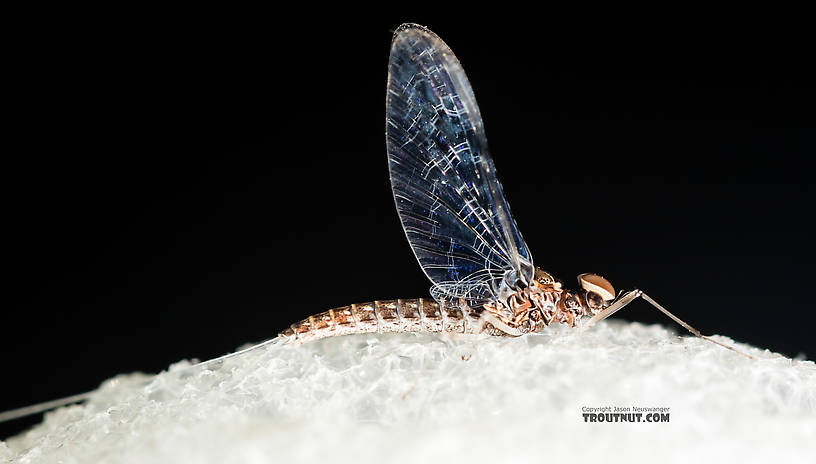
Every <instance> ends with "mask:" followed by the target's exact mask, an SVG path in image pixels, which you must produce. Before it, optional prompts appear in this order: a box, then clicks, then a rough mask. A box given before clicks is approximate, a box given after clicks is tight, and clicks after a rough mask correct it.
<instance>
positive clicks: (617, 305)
mask: <svg viewBox="0 0 816 464" xmlns="http://www.w3.org/2000/svg"><path fill="white" fill-rule="evenodd" d="M638 297H641V298H643V299H644V300H646V301H647V302H649V304H651V305H652V306H654V307H655V308H657V309H658V310H659V311H660V312H662V313H663V314H665V315H667V316H669V317H670V318H671V319H672V320H673V321H674V322H676V323H678V324H680V325H681V326H683V328H685V329H686V330H688V331H689V332H691V333H692V334H694V335H696V336H698V337H700V338H702V339H703V340H708V341H710V342H711V343H715V344H717V345H720V346H721V347H723V348H727V349H729V350H731V351H733V352H735V353H739V354H741V355H743V356H746V357H748V358H750V359H754V357H753V356H751V355H749V354H747V353H744V352H742V351H740V350H738V349H736V348H734V347H733V346H730V345H726V344H725V343H720V342H718V341H717V340H714V339H712V338H710V337H707V336H705V335H703V334H702V333H700V331H699V330H697V329H695V328H694V327H692V326H690V325H688V324H687V323H686V322H685V321H683V320H681V319H680V318H679V317H677V316H675V315H674V314H672V313H671V312H669V310H668V309H666V308H664V307H663V306H661V305H660V304H659V303H658V302H657V301H655V300H653V299H652V298H651V297H650V296H649V295H647V294H645V293H643V292H642V291H640V290H637V289H635V290H632V291H630V292H627V293H625V294H624V295H623V296H621V297H620V298H618V299H617V300H615V302H613V303H612V304H611V305H609V307H607V308H606V309H604V310H602V311H601V312H599V313H598V314H596V315H595V316H593V317H592V319H590V320H589V321H588V322H587V323H586V324H585V325H584V326H583V327H581V329H580V331H581V332H583V331H585V330H587V329H589V328H590V327H592V326H593V325H595V324H596V323H597V322H599V321H602V320H604V319H606V318H607V317H609V316H611V315H613V314H615V313H616V312H618V311H620V310H621V309H623V307H624V306H626V305H628V304H629V303H631V302H632V301H634V300H635V299H636V298H638Z"/></svg>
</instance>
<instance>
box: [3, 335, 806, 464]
mask: <svg viewBox="0 0 816 464" xmlns="http://www.w3.org/2000/svg"><path fill="white" fill-rule="evenodd" d="M719 339H720V340H721V341H728V340H727V339H726V338H724V337H719ZM739 347H740V348H741V349H744V350H747V351H749V352H750V353H751V354H752V355H754V356H755V357H756V358H757V360H755V361H751V360H749V359H747V358H745V357H743V356H740V355H738V354H735V353H732V352H730V351H727V350H725V349H723V348H720V347H718V346H716V345H714V344H711V343H708V342H705V341H703V340H700V339H696V338H692V337H682V338H681V337H678V336H677V335H676V334H674V333H672V332H670V331H668V330H666V329H664V328H662V327H660V326H644V325H641V324H637V323H632V324H626V323H621V322H610V323H603V324H600V325H599V326H598V327H596V328H594V329H593V330H591V331H589V332H587V333H584V334H580V335H579V334H577V333H575V332H574V331H571V330H569V329H566V328H559V327H554V328H551V329H550V330H548V331H546V332H544V333H541V334H534V335H528V336H525V337H521V338H515V339H513V338H484V339H475V340H474V339H465V340H462V339H449V338H444V337H439V336H432V335H412V334H402V335H399V334H389V335H370V336H347V337H339V338H334V339H326V340H322V341H318V342H314V343H310V344H306V345H303V346H289V345H281V344H273V345H269V346H267V347H264V348H262V349H259V350H256V351H252V352H249V353H247V354H244V355H241V356H238V357H235V358H231V359H228V360H225V361H224V362H223V363H221V364H220V365H219V366H216V367H212V366H211V367H210V368H207V369H202V368H196V369H193V370H187V371H185V368H186V366H188V365H189V364H188V363H186V362H185V363H179V364H177V365H174V366H172V367H171V369H170V372H165V373H162V374H161V375H158V376H156V377H149V376H145V375H140V374H134V375H122V376H119V377H116V378H114V379H111V380H109V381H107V382H106V383H104V384H103V385H102V387H101V388H100V389H99V390H98V391H97V392H96V393H95V394H94V396H93V398H92V399H91V401H90V402H89V403H88V404H86V405H81V406H71V407H67V408H62V409H60V410H57V411H54V412H51V413H49V414H47V415H46V419H45V421H44V423H43V424H41V425H39V426H37V427H35V428H33V429H32V430H30V431H28V432H27V433H24V434H22V435H20V436H17V437H13V438H11V439H9V440H8V441H7V442H6V443H0V460H3V459H6V460H10V461H12V462H21V463H34V462H36V463H88V462H106V463H140V464H141V463H152V462H162V463H163V462H167V463H199V462H200V463H219V464H220V463H233V462H234V463H265V462H290V461H297V462H303V461H317V460H329V461H330V462H355V463H362V462H405V463H418V462H429V461H431V462H468V463H469V462H519V461H528V462H557V461H560V460H566V462H573V461H575V460H578V459H581V460H587V459H598V460H600V461H599V462H601V461H602V462H633V461H634V462H640V461H644V462H647V461H648V462H655V461H658V462H667V461H678V462H679V461H686V462H766V463H767V462H784V463H792V462H810V463H812V462H816V461H814V459H816V458H815V457H816V365H814V363H813V362H812V361H799V360H791V359H788V358H785V357H783V356H780V355H777V354H773V353H770V352H767V351H765V352H763V351H761V350H759V349H756V348H751V347H749V346H746V345H739ZM182 371H183V372H182ZM604 406H621V407H631V406H638V407H668V408H670V409H669V412H670V419H669V422H668V423H646V422H640V423H586V422H584V419H583V416H582V412H583V411H582V408H584V407H604Z"/></svg>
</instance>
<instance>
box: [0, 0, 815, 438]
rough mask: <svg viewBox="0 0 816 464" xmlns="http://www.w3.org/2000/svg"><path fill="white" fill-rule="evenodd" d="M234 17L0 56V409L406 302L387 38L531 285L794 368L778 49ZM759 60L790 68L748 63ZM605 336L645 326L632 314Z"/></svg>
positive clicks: (799, 121) (798, 314) (755, 38)
mask: <svg viewBox="0 0 816 464" xmlns="http://www.w3.org/2000/svg"><path fill="white" fill-rule="evenodd" d="M253 16H254V15H253V14H252V13H251V12H247V13H245V14H237V15H235V16H230V17H219V16H218V15H213V16H212V17H208V18H206V20H205V19H202V18H197V17H194V16H192V15H186V14H184V15H178V16H174V17H173V19H171V20H162V19H157V18H160V17H162V15H161V14H156V15H155V16H153V15H148V17H147V18H142V17H140V16H137V17H138V18H140V19H139V20H133V19H132V18H131V19H128V15H127V14H124V13H123V14H121V15H113V16H111V17H108V18H106V20H105V21H93V20H87V21H82V22H78V23H72V24H61V25H60V27H55V28H49V27H38V28H35V29H34V30H32V31H30V32H29V34H28V35H26V36H24V37H23V38H22V39H21V40H20V43H19V44H17V45H15V46H14V47H13V49H14V50H13V53H12V55H13V56H12V57H10V58H9V62H10V63H12V64H13V65H12V66H10V67H7V68H6V69H7V71H6V72H7V74H8V76H7V77H11V78H12V79H13V81H14V83H15V85H13V86H10V87H9V100H10V101H9V103H10V104H9V105H8V106H7V112H8V114H9V115H10V118H9V120H7V122H6V124H5V129H6V130H5V131H4V132H5V134H6V135H5V137H4V140H5V142H4V145H5V147H6V148H5V149H4V152H5V155H4V163H3V164H4V169H3V178H4V181H3V193H4V202H3V205H4V208H3V209H4V212H3V229H4V232H5V235H6V238H5V239H4V242H3V243H4V253H3V254H4V259H3V265H4V270H5V274H6V277H5V278H4V280H3V295H4V301H5V304H4V305H3V310H2V333H0V352H2V353H3V375H2V378H3V380H2V383H3V390H4V392H3V395H2V396H0V410H6V409H10V408H14V407H19V406H23V405H26V404H29V403H33V402H39V401H44V400H48V399H52V398H56V397H60V396H64V395H69V394H74V393H78V392H83V391H87V390H91V389H93V388H95V387H96V386H97V385H98V384H99V383H100V382H101V381H103V380H104V379H106V378H109V377H111V376H114V375H116V374H119V373H124V372H132V371H146V372H157V371H160V370H161V369H163V368H165V367H166V366H167V365H168V364H170V363H172V362H175V361H178V360H181V359H185V358H198V359H208V358H212V357H215V356H218V355H221V354H224V353H227V352H230V351H232V350H234V349H235V348H236V347H238V346H239V345H241V344H244V343H247V342H254V341H260V340H264V339H266V338H269V337H272V336H274V335H275V334H276V333H277V332H278V331H279V330H282V329H283V328H285V327H286V326H287V325H288V324H289V323H291V322H294V321H296V320H299V319H301V318H303V317H305V316H307V315H309V314H313V313H316V312H320V311H324V310H325V309H327V308H330V307H335V306H340V305H345V304H349V303H352V302H362V301H370V300H373V299H389V298H411V297H419V296H426V295H427V290H428V287H429V285H430V284H429V282H428V281H427V280H426V278H425V277H424V275H423V274H422V272H421V271H420V269H419V266H418V265H417V263H416V262H415V260H414V257H413V255H412V253H411V251H410V248H409V246H408V244H407V242H406V240H405V237H404V235H403V232H402V229H401V227H400V225H399V222H398V219H397V216H396V213H395V210H394V205H393V200H392V198H391V192H390V185H389V181H388V172H387V164H386V155H385V140H384V101H385V84H386V73H387V58H388V52H389V43H390V37H391V33H392V31H393V29H395V28H396V27H397V26H398V25H399V23H400V22H401V21H403V20H406V19H410V20H414V21H417V22H421V23H423V24H426V25H428V26H429V27H431V29H432V30H434V31H435V32H437V33H438V34H439V35H440V36H441V37H442V38H443V39H444V40H446V41H447V43H448V44H449V45H450V46H451V47H452V48H453V50H454V51H455V52H456V53H457V56H458V57H459V59H460V60H461V62H462V63H463V65H464V67H465V69H466V71H467V72H468V76H469V78H470V80H471V83H472V85H473V87H474V90H475V93H476V95H477V98H478V102H479V105H480V107H481V112H482V115H483V116H484V119H485V126H486V130H487V134H488V138H489V140H490V148H491V152H492V153H493V157H494V160H495V163H496V166H497V168H498V171H499V176H500V179H501V180H502V182H503V185H504V189H505V193H506V195H507V197H508V200H509V202H510V204H511V206H512V208H513V214H514V217H515V218H516V221H517V222H518V224H519V227H520V228H521V230H522V232H523V234H524V237H525V239H526V241H527V243H528V245H529V246H530V248H531V250H532V252H533V255H534V258H535V263H536V264H537V265H539V266H541V267H543V268H544V269H547V270H549V271H551V272H553V273H554V274H556V275H557V276H559V277H560V278H561V279H562V280H564V281H565V282H567V283H568V284H569V285H570V286H572V285H573V283H574V276H575V275H577V274H579V273H581V272H597V273H600V274H603V275H604V276H606V277H607V278H609V279H610V280H611V281H612V282H613V284H615V285H616V287H617V288H618V289H629V288H633V287H638V288H641V289H644V290H646V291H648V292H649V294H650V295H651V296H653V297H654V298H656V299H657V300H658V301H660V302H661V303H663V304H664V305H665V306H667V307H668V308H669V309H670V310H672V311H673V312H675V313H676V314H678V315H679V316H680V317H681V318H683V319H685V320H687V321H688V322H689V323H691V324H692V325H694V326H696V327H698V328H700V329H701V330H702V331H703V332H704V333H717V334H726V335H728V336H731V337H733V338H734V339H735V340H737V341H740V342H746V343H750V344H752V345H755V346H759V347H763V348H768V349H770V350H772V351H777V352H781V353H783V354H785V355H788V356H796V355H798V354H800V353H804V354H805V355H806V356H808V357H812V356H813V355H814V354H815V353H816V343H814V338H813V336H812V335H811V332H812V329H811V327H812V323H813V322H814V317H813V315H812V314H813V306H812V299H813V297H812V288H813V285H812V283H813V282H814V278H816V272H814V269H813V267H812V263H813V261H814V244H813V239H812V233H811V229H812V227H811V217H812V215H813V208H812V200H813V188H812V183H811V176H812V174H811V167H812V165H811V164H812V162H811V161H810V159H811V157H812V154H813V153H814V152H815V151H816V142H815V140H816V138H814V135H816V134H814V130H813V128H814V124H813V122H814V121H813V108H814V106H813V104H812V103H813V100H812V88H809V87H810V84H811V83H812V79H811V76H810V74H808V73H805V72H804V71H803V70H802V69H800V68H798V67H797V66H796V64H797V63H802V62H803V61H806V60H805V59H804V55H796V52H795V51H791V50H789V49H788V48H787V47H786V43H785V41H784V40H782V42H781V44H775V45H773V46H769V45H768V44H767V43H766V41H765V40H764V38H765V35H763V34H762V31H752V32H751V33H749V34H746V35H744V36H743V35H730V34H724V35H723V37H720V38H718V39H721V40H716V39H715V38H714V37H708V38H707V40H704V41H701V42H700V43H692V42H693V41H692V40H691V38H693V37H697V32H696V31H691V30H687V29H684V28H679V29H676V30H674V32H672V33H666V34H663V35H660V34H658V35H654V34H653V33H654V32H656V31H657V30H659V29H660V28H661V26H660V25H659V24H658V25H656V26H655V27H654V29H652V30H651V31H649V32H648V33H645V32H644V33H643V34H640V33H637V32H632V31H623V28H621V30H615V29H614V28H608V29H604V30H596V29H595V28H594V27H591V26H589V25H582V24H580V22H576V23H575V24H574V25H573V26H574V27H573V26H571V27H564V28H563V29H558V28H554V27H553V26H554V25H556V24H557V23H558V22H559V21H558V19H557V18H552V19H550V20H548V21H547V22H545V23H532V24H528V25H519V24H518V23H515V22H514V23H505V22H502V21H500V20H498V19H494V20H493V21H490V22H488V21H482V22H479V23H477V24H478V27H474V25H473V24H472V23H468V22H467V21H462V20H457V21H448V20H445V19H442V18H438V17H435V16H427V17H417V16H416V15H413V16H411V15H409V16H407V17H406V16H394V17H389V18H388V19H376V20H375V19H365V20H362V19H360V20H358V21H352V22H350V21H346V20H340V19H338V18H330V19H326V20H317V19H315V18H314V17H309V19H308V20H304V19H299V18H297V17H280V18H278V19H277V20H275V21H266V20H264V19H263V18H261V19H258V18H253ZM327 16H329V15H327ZM51 19H52V20H53V21H54V22H55V24H56V23H60V21H59V14H58V13H55V14H54V16H53V17H52V18H51ZM758 29H761V28H758ZM666 36H670V37H671V38H670V39H668V40H667V39H666ZM763 47H769V48H763ZM777 47H782V48H785V49H786V50H787V51H788V52H790V56H791V58H787V57H785V58H780V57H779V56H776V58H775V59H771V60H768V59H767V57H768V56H769V55H771V54H773V55H776V50H777ZM768 52H770V53H768ZM744 57H746V58H747V59H744ZM619 317H622V318H626V319H630V320H638V321H642V322H645V323H661V324H666V325H669V323H670V321H668V320H667V319H666V318H665V317H663V316H662V315H660V314H659V313H657V312H656V311H655V310H653V309H650V308H649V307H648V306H647V305H646V304H645V303H642V302H638V303H635V304H633V305H632V306H630V307H629V308H627V309H626V311H624V312H622V313H620V316H619ZM681 330H682V329H681ZM38 420H39V418H32V419H29V420H27V421H19V422H16V423H14V424H3V425H2V429H0V432H2V434H0V436H3V437H5V436H7V435H9V434H12V433H15V432H16V431H19V430H20V429H22V428H23V427H26V426H28V425H31V424H33V423H36V422H37V421H38Z"/></svg>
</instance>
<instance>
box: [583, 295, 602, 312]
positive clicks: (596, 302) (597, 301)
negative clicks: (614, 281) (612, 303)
mask: <svg viewBox="0 0 816 464" xmlns="http://www.w3.org/2000/svg"><path fill="white" fill-rule="evenodd" d="M586 300H587V304H588V305H589V307H590V308H592V309H598V308H601V307H603V305H604V300H603V298H601V295H598V294H597V293H595V292H587V294H586Z"/></svg>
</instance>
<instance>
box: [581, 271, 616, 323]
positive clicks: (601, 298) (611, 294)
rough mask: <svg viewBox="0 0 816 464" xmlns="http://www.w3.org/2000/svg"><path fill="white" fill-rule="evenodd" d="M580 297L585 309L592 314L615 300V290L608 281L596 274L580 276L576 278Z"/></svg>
mask: <svg viewBox="0 0 816 464" xmlns="http://www.w3.org/2000/svg"><path fill="white" fill-rule="evenodd" d="M578 283H579V284H580V285H581V295H582V297H583V300H584V302H585V303H586V307H587V308H588V309H589V310H590V311H591V312H592V314H595V313H597V312H598V311H600V310H602V309H604V308H606V307H607V306H609V305H610V304H612V302H613V301H614V300H615V288H614V287H612V284H610V283H609V281H608V280H606V279H604V278H603V277H601V276H599V275H598V274H581V275H579V276H578Z"/></svg>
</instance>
